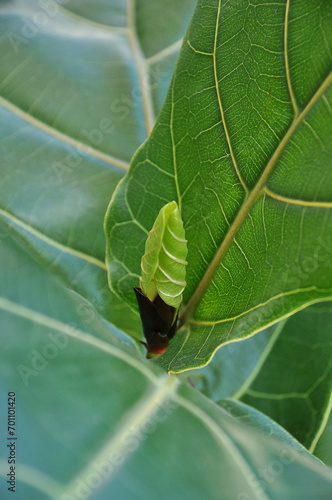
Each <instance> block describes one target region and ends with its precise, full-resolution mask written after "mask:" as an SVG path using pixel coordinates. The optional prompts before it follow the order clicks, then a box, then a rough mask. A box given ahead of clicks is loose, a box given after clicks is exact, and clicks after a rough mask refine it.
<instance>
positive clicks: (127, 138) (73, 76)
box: [0, 0, 194, 337]
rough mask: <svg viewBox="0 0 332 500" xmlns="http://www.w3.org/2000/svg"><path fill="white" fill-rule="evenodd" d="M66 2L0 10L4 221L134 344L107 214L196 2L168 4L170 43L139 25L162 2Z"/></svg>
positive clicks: (0, 203)
mask: <svg viewBox="0 0 332 500" xmlns="http://www.w3.org/2000/svg"><path fill="white" fill-rule="evenodd" d="M59 4H60V5H59V6H58V5H57V4H56V3H55V2H46V1H37V0H29V1H26V0H21V1H20V0H17V1H16V2H1V4H0V32H1V37H0V54H1V65H0V82H1V83H0V154H1V158H2V162H1V200H0V217H1V219H2V220H4V221H5V224H9V225H10V226H11V227H12V228H14V229H15V231H17V232H18V233H19V234H21V236H22V237H24V238H25V240H26V243H27V244H29V246H30V247H31V249H32V248H33V249H34V254H35V258H36V259H39V260H40V261H42V262H43V263H44V264H46V263H48V265H51V266H52V269H53V272H54V273H55V274H56V275H58V276H61V278H62V279H63V280H64V282H65V283H66V286H67V287H68V288H70V289H72V290H74V291H75V292H76V293H78V294H79V295H81V296H82V297H84V298H85V299H86V300H87V304H88V307H91V308H92V309H93V310H97V311H98V314H101V315H102V316H103V317H105V318H106V319H107V320H109V321H111V322H113V323H115V324H117V325H118V326H120V327H121V328H123V329H125V330H126V331H128V332H130V333H131V335H133V336H136V337H138V336H140V326H139V325H140V323H139V318H138V315H137V314H133V313H132V312H131V311H130V309H129V308H128V307H127V306H126V304H125V303H124V302H123V301H120V300H119V299H117V298H116V297H115V296H114V294H112V293H111V292H110V290H109V287H108V285H107V276H106V266H105V263H104V256H105V237H104V234H103V229H102V225H103V218H104V214H105V210H106V208H107V205H108V202H109V199H110V197H111V195H112V192H113V190H114V188H115V186H116V184H117V183H118V181H119V180H120V179H121V177H122V176H123V174H124V173H125V172H126V170H127V168H128V162H129V160H130V158H131V156H132V154H133V153H134V151H135V150H136V149H137V147H138V146H139V145H140V144H141V142H142V141H143V140H144V139H145V138H146V137H147V135H148V133H149V132H150V130H151V127H152V124H153V121H154V116H155V115H156V114H157V113H158V112H159V110H160V105H161V103H162V101H163V99H164V96H165V93H166V90H167V87H168V85H169V81H170V78H171V74H172V70H173V63H174V58H175V57H176V54H177V51H178V49H179V40H180V41H181V37H182V36H183V31H184V26H185V25H186V24H187V22H188V19H189V16H190V14H191V10H192V8H193V5H194V1H193V0H182V1H181V2H179V5H178V10H177V11H175V10H174V5H173V4H172V5H170V8H169V9H164V18H165V19H170V20H171V19H173V21H174V20H175V19H176V18H177V16H178V21H177V22H172V23H171V22H170V23H168V24H167V25H166V26H165V27H164V29H163V36H158V32H156V31H155V29H156V25H154V24H152V23H149V25H147V24H146V22H145V21H144V20H145V19H146V18H148V17H150V18H151V17H152V16H153V15H156V14H157V10H158V9H161V7H162V4H161V3H160V2H157V3H155V4H154V7H151V6H150V7H149V6H148V5H146V4H145V5H141V4H139V5H138V6H135V3H134V2H133V1H131V0H128V2H127V3H125V2H119V1H116V0H114V1H110V2H109V1H108V2H105V1H103V0H98V1H94V2H91V1H84V2H76V1H68V2H63V1H62V2H59ZM159 35H160V30H159ZM157 36H158V44H156V43H155V41H156V39H157ZM140 45H142V50H143V51H142V50H141V49H140ZM3 227H4V228H5V227H6V226H3ZM4 231H5V232H4V233H3V234H2V237H5V236H6V234H7V233H6V229H4ZM16 272H17V271H16V269H15V267H14V268H13V278H12V279H13V280H14V279H15V276H16ZM30 285H31V283H30ZM39 293H41V294H42V293H43V292H42V290H41V291H39Z"/></svg>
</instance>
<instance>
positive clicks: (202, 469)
mask: <svg viewBox="0 0 332 500" xmlns="http://www.w3.org/2000/svg"><path fill="white" fill-rule="evenodd" d="M1 251H2V255H1V258H2V259H3V260H5V261H6V262H7V263H8V270H6V273H5V276H4V280H3V283H1V285H2V288H3V290H2V294H1V295H2V298H1V300H0V308H1V319H0V321H1V325H0V326H1V332H2V336H3V338H2V346H3V348H2V349H1V354H0V358H1V359H0V380H1V383H0V389H1V397H0V401H1V403H0V414H1V415H2V416H3V418H2V420H4V419H5V415H6V413H7V406H6V403H7V394H8V392H12V391H14V392H15V393H16V413H17V420H16V422H17V423H16V432H17V438H18V440H17V448H16V450H17V464H16V466H17V468H16V472H17V475H16V492H17V495H18V498H22V499H23V498H24V500H46V499H51V498H52V499H57V500H78V499H79V498H82V497H83V498H87V497H89V498H94V499H98V500H106V499H109V498H119V499H120V498H121V499H122V498H123V499H126V500H131V499H132V500H136V499H137V498H147V499H150V498H151V499H154V498H165V499H166V498H175V499H179V500H180V499H181V500H183V499H188V500H189V499H197V500H198V499H201V498H207V499H217V498H221V495H222V498H237V497H238V498H246V497H248V498H255V499H256V498H257V499H267V498H268V499H275V500H279V499H280V498H285V499H289V500H292V499H293V498H301V499H308V500H310V499H311V498H328V495H329V491H330V490H331V488H332V471H331V469H328V468H327V467H325V466H324V465H322V464H321V463H320V462H319V461H317V460H315V459H314V457H312V456H311V455H310V454H309V453H308V452H307V451H306V450H305V449H304V448H302V447H301V445H299V443H297V442H296V441H295V440H294V439H293V438H292V437H291V436H290V435H288V434H287V433H286V432H285V431H284V430H282V429H281V428H280V427H279V426H278V425H276V424H275V423H274V422H272V421H270V420H269V419H268V418H267V417H265V416H263V415H261V414H259V413H258V412H257V411H256V412H255V411H254V410H252V409H250V408H249V407H246V406H245V405H241V404H239V403H238V404H237V405H236V404H234V403H232V402H230V401H224V403H223V405H224V406H225V408H226V410H225V409H221V408H218V406H216V405H215V404H214V403H212V402H211V401H209V400H208V399H206V398H205V397H204V396H203V395H201V394H200V393H199V392H197V391H195V390H194V389H193V388H191V387H189V386H186V385H184V384H181V383H180V382H179V381H178V379H177V377H176V376H171V377H169V376H167V375H165V373H164V371H163V370H161V369H160V368H158V367H156V366H154V364H153V363H151V362H150V363H149V362H147V361H144V360H142V359H140V358H139V356H138V354H137V351H136V348H135V343H134V341H133V340H130V337H128V336H125V335H124V334H122V333H121V332H119V331H117V330H116V329H114V328H113V327H111V326H110V325H109V323H106V322H105V321H103V320H101V319H100V318H99V317H97V316H96V315H94V316H90V317H87V316H85V315H83V314H82V310H81V309H80V306H82V305H83V306H85V305H86V304H85V301H84V299H82V297H80V296H78V295H77V294H75V293H73V292H71V291H69V290H68V289H67V288H66V286H65V285H64V284H63V283H62V281H61V278H59V277H57V276H55V275H54V274H53V273H52V270H50V269H47V268H46V267H45V266H44V265H43V264H42V263H41V262H37V261H36V260H35V259H34V258H33V257H32V256H31V255H30V252H28V251H27V249H26V245H25V242H24V241H22V239H21V237H20V236H17V234H16V233H14V234H13V236H11V235H8V237H7V238H6V239H5V240H4V242H3V245H2V247H1ZM16 263H19V268H20V272H19V273H18V276H17V279H16V280H15V282H14V283H12V284H11V286H10V279H11V276H10V275H11V272H10V270H11V269H12V268H13V266H14V265H15V264H16ZM33 280H34V281H35V287H34V288H33V289H31V288H30V290H28V289H27V288H28V283H31V282H32V281H33ZM41 289H42V290H43V295H40V293H38V291H39V290H41ZM7 332H10V335H7ZM244 424H247V425H244ZM248 424H249V425H248ZM0 456H1V459H0V474H1V476H2V477H3V481H5V479H7V478H6V474H7V473H8V463H7V457H8V449H7V447H6V446H5V445H4V444H3V442H2V445H1V447H0ZM4 491H6V492H7V490H5V489H4ZM10 495H11V493H10ZM4 498H9V493H8V494H7V495H6V493H4Z"/></svg>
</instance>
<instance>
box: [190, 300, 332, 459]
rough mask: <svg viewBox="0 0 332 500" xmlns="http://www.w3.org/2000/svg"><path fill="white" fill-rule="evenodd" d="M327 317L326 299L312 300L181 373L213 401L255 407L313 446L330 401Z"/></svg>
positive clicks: (331, 315) (330, 313) (331, 353)
mask: <svg viewBox="0 0 332 500" xmlns="http://www.w3.org/2000/svg"><path fill="white" fill-rule="evenodd" d="M331 323H332V309H331V304H330V303H322V304H315V305H313V306H310V307H308V308H307V309H304V310H303V311H301V312H299V313H297V314H295V315H293V316H291V317H290V318H287V319H286V320H283V321H282V322H280V323H279V324H278V325H276V326H273V327H271V328H270V329H269V330H267V331H265V332H261V333H260V334H259V335H255V336H254V337H251V338H249V339H246V340H243V341H241V342H235V343H231V344H227V345H225V346H223V347H222V348H221V349H220V350H219V351H218V352H217V353H216V355H215V356H214V358H213V360H212V361H211V362H210V363H209V364H208V365H207V366H205V367H204V368H201V369H199V370H193V371H189V372H186V373H185V374H184V375H186V378H187V377H189V380H190V381H191V383H193V384H195V386H196V387H198V388H199V389H200V390H201V391H202V392H203V393H204V394H206V395H207V396H208V397H210V398H212V399H213V400H214V401H218V400H220V399H221V398H225V397H226V398H229V397H231V398H235V399H239V400H240V401H242V402H244V403H247V404H249V405H251V406H253V407H255V408H257V409H259V410H260V411H262V412H263V413H265V414H266V415H269V416H270V417H271V418H272V419H273V420H275V421H276V422H278V423H279V424H280V425H282V426H283V427H284V428H285V429H287V430H288V431H289V432H290V433H291V434H292V435H293V436H294V437H296V438H297V439H298V440H299V441H300V442H301V443H302V444H303V445H304V446H306V447H307V448H309V449H310V450H311V451H313V450H314V449H315V446H316V444H317V441H318V440H319V438H320V435H321V434H322V432H323V430H324V429H325V426H326V422H327V420H328V417H329V414H330V411H331V404H332V349H331V346H332V338H331Z"/></svg>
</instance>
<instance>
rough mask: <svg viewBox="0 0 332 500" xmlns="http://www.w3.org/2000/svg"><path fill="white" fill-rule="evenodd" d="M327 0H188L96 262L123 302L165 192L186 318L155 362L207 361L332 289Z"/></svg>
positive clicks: (331, 41)
mask: <svg viewBox="0 0 332 500" xmlns="http://www.w3.org/2000/svg"><path fill="white" fill-rule="evenodd" d="M331 19H332V4H331V3H330V2H321V1H319V0H313V1H312V2H302V1H301V0H294V1H292V2H290V1H286V0H285V1H282V2H279V3H276V2H274V1H272V0H271V1H265V2H249V1H248V0H241V1H240V2H239V1H224V0H209V1H205V0H204V1H203V0H202V1H199V2H198V5H197V8H196V11H195V14H194V17H193V19H192V22H191V24H190V27H189V30H188V32H187V35H186V37H185V40H184V44H183V47H182V49H181V53H180V57H179V60H178V62H177V66H176V69H175V73H174V76H173V80H172V83H171V87H170V90H169V92H168V95H167V99H166V102H165V105H164V107H163V110H162V112H161V114H160V115H159V117H158V120H157V123H156V126H155V128H154V130H153V133H152V134H151V136H150V138H149V139H148V141H147V142H146V143H145V144H144V146H143V147H142V148H140V149H139V150H138V152H137V153H136V155H135V156H134V159H133V161H132V164H131V168H130V171H129V173H128V175H127V176H126V178H125V180H124V181H123V182H121V184H120V185H119V187H118V188H117V191H116V193H115V196H114V198H113V201H112V204H111V206H110V209H109V211H108V214H107V219H106V236H107V238H110V239H111V241H110V245H109V255H108V260H109V273H110V280H111V286H112V288H113V290H115V291H116V293H117V294H118V295H119V296H120V297H122V298H123V300H126V301H127V302H128V303H129V304H130V305H131V307H136V306H135V297H134V295H133V294H132V293H131V292H130V290H131V287H132V286H133V285H136V286H137V275H138V273H139V266H140V258H141V256H142V254H143V252H144V243H145V239H146V235H147V230H148V229H149V228H150V227H151V225H152V223H153V221H154V219H155V217H156V214H157V213H158V211H159V209H160V207H161V206H162V205H164V204H165V203H167V202H168V201H170V200H173V199H174V200H176V201H177V202H178V205H179V207H180V208H181V212H182V218H183V221H184V227H185V231H186V238H187V240H188V259H187V260H188V266H187V288H186V290H185V292H184V303H185V309H184V312H183V314H182V318H181V319H182V321H183V322H184V323H185V327H184V328H183V329H182V330H181V331H180V332H179V333H178V334H177V335H176V336H175V338H174V341H173V343H172V344H171V345H170V347H169V348H168V350H167V351H166V353H165V354H164V355H163V356H161V357H160V358H159V360H158V363H160V364H161V365H162V366H163V367H164V368H166V369H167V370H168V371H170V372H179V371H181V370H185V369H189V368H193V367H198V366H202V365H204V364H206V363H207V362H208V361H209V359H211V356H212V355H213V353H214V352H215V350H216V349H217V348H218V347H219V346H220V345H221V344H222V343H224V342H228V341H230V340H236V339H240V338H243V337H245V336H247V335H249V334H251V333H254V332H257V331H259V330H260V329H262V328H264V327H266V326H268V325H270V324H272V323H274V322H276V321H277V320H279V319H281V318H283V317H285V316H287V315H289V314H291V313H293V312H294V311H296V310H298V309H301V308H303V307H304V306H305V305H307V304H309V303H312V302H315V301H318V300H321V299H325V298H328V297H331V296H332V266H331V254H332V240H331V234H332V211H331V208H332V170H331V168H330V165H331V156H332V149H331V148H332V135H331V130H332V113H331V106H332V102H331V99H332V90H331V81H332V76H331V73H330V71H331V53H332V51H331V46H332V22H331Z"/></svg>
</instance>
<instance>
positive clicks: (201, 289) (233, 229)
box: [180, 73, 332, 325]
mask: <svg viewBox="0 0 332 500" xmlns="http://www.w3.org/2000/svg"><path fill="white" fill-rule="evenodd" d="M331 81H332V73H330V74H329V75H328V76H327V77H326V79H325V80H324V82H323V83H322V84H321V86H320V87H319V89H318V90H317V91H316V92H315V94H314V95H313V97H312V98H311V99H310V101H309V102H308V104H307V105H306V107H305V108H304V109H303V110H302V112H301V113H300V114H299V115H298V116H295V117H294V120H293V122H292V124H291V126H290V127H289V129H288V131H287V133H286V134H285V135H284V137H283V139H282V140H281V141H280V143H279V145H278V147H277V149H276V150H275V152H274V153H273V155H272V156H271V158H270V160H269V162H268V163H267V165H266V167H265V169H264V170H263V173H262V175H261V177H260V178H259V180H258V182H257V184H256V186H255V187H254V188H253V190H252V191H251V192H250V193H249V195H248V197H247V198H246V199H245V200H244V202H243V204H242V206H241V207H240V209H239V212H238V214H237V216H236V217H235V219H234V221H233V223H232V224H231V226H230V227H229V229H228V232H227V233H226V235H225V238H224V240H223V241H222V243H221V245H220V247H219V249H218V250H217V252H216V254H215V256H214V257H213V259H212V261H211V263H210V265H209V267H208V269H207V270H206V272H205V274H204V276H203V278H202V279H201V281H200V283H199V284H198V286H197V288H196V290H195V292H194V294H193V295H192V297H191V299H190V300H189V302H188V304H187V306H186V307H185V308H184V311H183V313H182V315H181V318H180V321H181V325H183V324H185V323H186V322H187V321H188V320H189V319H190V318H191V316H192V315H193V314H194V312H195V310H196V308H197V307H198V305H199V303H200V301H201V298H202V297H203V295H204V293H205V291H206V289H207V288H208V286H209V284H210V282H211V280H212V278H213V276H214V274H215V272H216V270H217V268H218V267H219V265H220V262H221V261H222V259H223V257H224V256H225V254H226V252H227V251H228V249H229V247H230V246H231V244H232V243H233V240H234V238H235V235H236V234H237V232H238V231H239V229H240V228H241V226H242V224H243V223H244V221H245V220H246V217H247V215H248V213H249V211H250V210H251V208H252V207H253V206H254V204H255V203H256V201H257V200H258V199H259V198H260V196H261V195H262V194H263V193H264V186H265V184H266V182H267V180H268V178H269V176H270V175H271V173H272V171H273V169H274V167H275V165H276V163H277V161H278V160H279V158H280V156H281V154H282V153H283V151H284V149H285V147H286V146H287V144H288V142H289V141H290V139H291V137H292V135H293V134H294V132H295V131H296V129H297V128H298V126H299V125H300V124H301V123H302V121H303V120H304V118H305V116H306V115H307V114H308V113H309V111H310V110H311V109H312V107H313V105H314V104H315V103H316V102H317V100H318V99H319V98H320V97H321V96H322V95H323V93H324V92H325V90H326V89H327V88H328V86H329V85H330V83H331Z"/></svg>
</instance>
